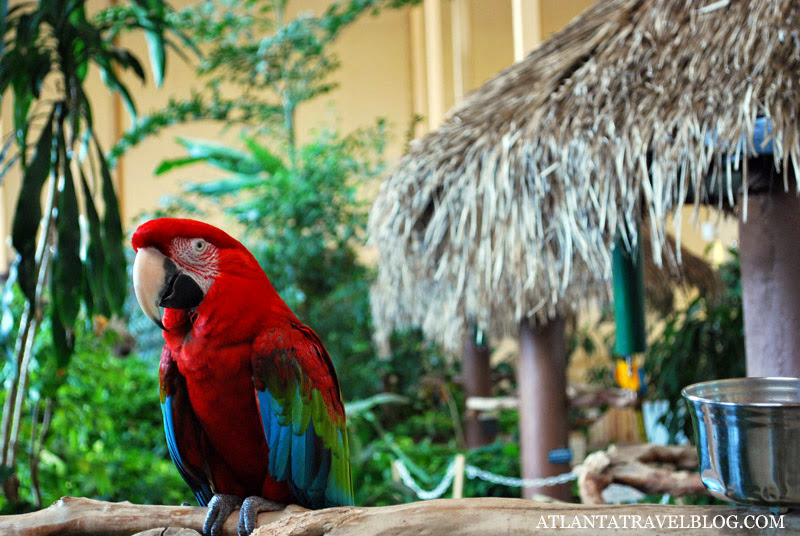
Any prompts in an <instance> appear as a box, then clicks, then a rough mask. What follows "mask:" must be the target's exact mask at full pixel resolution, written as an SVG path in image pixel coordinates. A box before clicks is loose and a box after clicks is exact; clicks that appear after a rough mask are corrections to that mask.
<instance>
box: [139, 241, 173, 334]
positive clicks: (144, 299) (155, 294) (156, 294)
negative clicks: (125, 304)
mask: <svg viewBox="0 0 800 536" xmlns="http://www.w3.org/2000/svg"><path fill="white" fill-rule="evenodd" d="M165 260H166V257H165V256H164V255H162V254H161V252H160V251H158V250H157V249H155V248H140V249H139V251H137V252H136V259H135V260H134V261H133V291H134V293H135V294H136V301H138V302H139V307H141V308H142V311H144V314H146V315H147V316H148V317H150V318H151V319H152V320H153V321H154V322H155V323H156V324H158V325H159V326H160V327H161V329H165V328H164V324H163V323H162V322H161V308H160V307H159V306H158V302H159V300H160V299H161V293H162V292H163V288H164V278H165V277H166V270H165V268H164V261H165Z"/></svg>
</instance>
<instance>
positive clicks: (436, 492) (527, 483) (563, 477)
mask: <svg viewBox="0 0 800 536" xmlns="http://www.w3.org/2000/svg"><path fill="white" fill-rule="evenodd" d="M394 466H395V467H396V468H397V473H398V475H400V479H401V480H402V481H403V484H405V485H406V486H407V487H409V488H411V490H412V491H413V492H414V493H416V494H417V497H418V498H419V499H421V500H423V501H428V500H430V499H438V498H439V497H441V496H442V495H444V492H445V491H447V488H449V487H450V484H452V483H453V479H454V478H455V475H456V470H455V467H456V466H455V460H453V461H451V462H450V464H449V465H448V466H447V471H446V472H445V474H444V477H443V478H442V480H441V482H439V484H438V485H437V486H436V487H435V488H433V489H432V490H430V491H427V490H424V489H422V488H421V487H420V486H419V484H417V482H416V481H415V480H414V477H412V476H411V473H409V471H408V468H407V467H406V464H405V463H403V460H395V462H394ZM464 472H465V473H466V475H467V478H469V479H470V480H473V479H475V478H478V479H480V480H484V481H486V482H491V483H492V484H500V485H503V486H509V487H512V488H544V487H548V486H557V485H559V484H565V483H567V482H571V481H572V480H575V479H576V478H578V476H577V475H576V474H575V473H573V472H572V471H570V472H569V473H563V474H560V475H556V476H548V477H543V478H516V477H513V476H504V475H498V474H495V473H492V472H490V471H484V470H483V469H480V468H478V467H475V466H474V465H466V466H465V467H464Z"/></svg>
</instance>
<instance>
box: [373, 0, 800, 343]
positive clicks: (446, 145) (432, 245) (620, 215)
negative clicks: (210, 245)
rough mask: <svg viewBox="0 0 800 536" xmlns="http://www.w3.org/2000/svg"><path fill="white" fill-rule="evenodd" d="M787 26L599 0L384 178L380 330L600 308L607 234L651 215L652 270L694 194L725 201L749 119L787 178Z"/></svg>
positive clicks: (799, 153)
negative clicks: (711, 193)
mask: <svg viewBox="0 0 800 536" xmlns="http://www.w3.org/2000/svg"><path fill="white" fill-rule="evenodd" d="M798 28H800V2H794V1H791V0H730V1H725V0H722V1H714V0H649V1H645V0H609V1H601V2H598V3H597V4H596V5H594V6H593V7H591V8H590V9H589V10H587V11H586V12H585V13H583V14H582V15H581V16H579V17H578V18H576V19H575V20H574V21H572V22H571V23H570V24H569V25H568V26H567V27H566V28H565V29H564V30H563V31H561V32H560V33H558V34H556V35H554V36H553V37H552V38H550V39H549V40H548V41H546V42H545V43H543V44H542V45H541V46H540V47H539V48H538V49H536V50H534V51H533V52H532V53H531V54H530V55H529V56H528V57H527V58H525V59H524V60H522V61H520V62H518V63H516V64H514V65H512V66H511V67H509V68H508V69H506V70H504V71H502V72H501V73H499V74H498V75H497V76H496V77H494V78H493V79H492V80H490V81H489V82H487V83H486V84H485V85H484V86H483V87H481V88H480V89H478V90H477V91H476V92H475V93H473V94H472V95H470V96H469V97H468V98H467V99H465V101H464V102H463V103H462V104H461V105H460V106H458V107H456V108H454V109H453V110H452V111H451V113H450V114H449V116H448V118H447V119H446V120H445V122H444V123H443V124H442V126H441V127H440V128H438V129H436V130H435V131H433V132H431V133H430V134H428V135H427V136H425V137H424V138H423V139H421V140H418V141H415V142H413V143H412V144H411V146H410V148H409V151H408V153H407V154H406V156H405V157H404V158H403V159H402V160H401V161H400V163H399V165H398V166H397V167H396V169H395V170H394V171H393V173H392V174H391V175H390V176H389V178H388V179H387V180H386V181H385V183H384V184H383V185H382V188H381V191H380V194H379V196H378V199H377V200H376V202H375V205H374V207H373V210H372V214H371V221H370V235H371V238H372V241H373V243H374V244H375V245H377V247H378V249H379V275H378V282H377V285H376V288H375V292H374V295H373V302H374V314H375V319H376V325H377V328H378V330H379V333H380V332H381V331H382V332H384V333H385V332H386V331H388V330H390V329H392V328H394V327H400V326H405V325H422V326H423V328H424V329H425V331H426V332H427V333H428V334H429V335H433V336H435V338H436V339H438V340H439V341H440V342H443V343H445V345H446V346H449V347H451V348H456V347H457V346H458V345H459V344H460V337H461V333H462V332H463V329H464V326H465V325H466V324H465V323H468V322H477V323H478V324H479V325H481V326H482V327H484V328H486V329H489V330H490V331H491V332H503V333H508V332H512V331H516V327H517V326H516V325H517V323H518V322H519V321H520V319H523V318H531V317H534V318H536V319H538V320H539V321H541V322H546V321H547V320H548V319H549V318H551V317H553V316H554V315H556V314H562V313H566V312H569V311H571V310H574V309H575V308H577V306H578V305H580V304H585V303H586V302H587V301H592V300H600V301H605V300H607V299H608V298H609V286H608V284H607V282H608V280H609V278H610V265H611V263H610V248H611V245H612V242H613V237H614V234H615V233H616V232H617V229H619V228H625V227H629V228H633V225H632V224H633V222H635V221H638V220H640V219H641V218H640V216H641V215H642V214H647V215H649V218H648V220H649V222H650V223H649V224H650V231H651V239H652V246H653V252H654V255H655V260H656V262H658V263H660V262H661V252H662V249H663V246H664V244H665V236H666V231H667V229H666V226H667V224H666V215H667V214H668V213H670V212H673V213H678V214H677V216H678V217H676V218H675V220H676V221H681V218H680V214H679V213H680V211H681V210H682V209H683V200H684V198H685V196H686V195H687V192H688V191H689V190H690V188H691V191H692V192H693V195H694V196H695V197H696V198H700V199H703V198H704V197H706V196H707V194H708V190H709V188H713V189H717V190H718V191H719V192H720V193H722V194H723V195H721V196H720V198H721V199H722V198H724V199H727V200H728V202H730V203H734V202H735V199H734V198H735V192H733V191H732V189H731V188H729V185H730V184H732V182H733V181H732V180H731V175H732V169H733V168H736V167H738V166H739V165H741V166H742V167H743V170H742V171H743V174H744V176H745V184H746V176H747V159H746V158H742V156H744V154H743V151H744V152H746V153H752V152H753V151H754V150H755V148H754V147H753V143H752V141H747V140H752V139H753V130H754V123H755V120H756V118H757V117H759V116H764V117H766V118H767V120H768V121H769V122H770V124H771V129H772V130H771V134H772V138H771V139H772V142H773V149H774V153H773V157H774V161H775V164H776V166H777V167H778V169H779V170H782V171H783V173H784V177H785V176H786V171H787V169H788V167H789V166H791V167H792V168H794V169H795V172H796V171H797V167H798V164H800V143H799V141H800V135H799V134H798V124H797V123H798V118H800V35H798ZM731 154H733V155H734V158H730V155H731ZM709 177H711V180H710V181H709V180H708V178H709ZM745 191H746V190H745ZM623 222H627V223H628V224H629V225H628V226H625V225H621V223H623ZM676 231H677V232H679V228H677V227H676ZM677 238H678V241H680V236H679V235H678V236H677ZM636 240H637V238H636V237H635V236H631V241H633V242H635V241H636Z"/></svg>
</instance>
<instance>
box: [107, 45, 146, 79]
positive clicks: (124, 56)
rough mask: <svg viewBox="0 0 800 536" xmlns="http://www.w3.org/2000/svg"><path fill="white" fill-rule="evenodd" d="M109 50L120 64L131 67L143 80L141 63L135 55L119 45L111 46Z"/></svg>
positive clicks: (127, 67)
mask: <svg viewBox="0 0 800 536" xmlns="http://www.w3.org/2000/svg"><path fill="white" fill-rule="evenodd" d="M111 52H112V54H113V56H114V58H115V59H116V60H117V62H118V63H119V64H120V65H121V66H123V67H125V68H126V69H131V70H132V71H133V72H134V73H136V76H138V77H139V79H140V80H141V81H142V82H144V81H145V75H144V69H142V64H141V63H139V60H138V59H137V58H136V56H134V55H133V54H131V52H130V51H129V50H126V49H124V48H120V47H112V48H111Z"/></svg>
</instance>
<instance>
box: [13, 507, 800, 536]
mask: <svg viewBox="0 0 800 536" xmlns="http://www.w3.org/2000/svg"><path fill="white" fill-rule="evenodd" d="M205 513H206V509H205V508H199V507H191V506H149V505H134V504H131V503H127V502H123V503H107V502H102V501H94V500H91V499H73V498H64V499H62V500H60V501H57V502H56V503H54V504H53V505H52V506H50V507H49V508H46V509H44V510H40V511H38V512H33V513H30V514H23V515H19V516H0V534H3V535H4V536H20V535H25V536H49V535H56V534H58V535H78V534H80V535H83V536H93V535H101V534H102V535H114V536H131V535H133V534H136V533H139V532H144V531H148V532H145V534H146V535H147V536H151V535H157V536H184V535H185V536H188V535H190V534H193V533H192V532H191V531H192V530H194V531H199V530H200V528H201V526H202V523H203V519H204V517H205ZM747 516H760V517H761V519H762V520H766V522H767V523H780V524H778V525H777V527H779V528H780V529H781V532H783V531H785V532H786V534H797V533H798V532H800V514H795V513H790V514H786V515H785V516H783V517H782V518H777V517H771V514H769V512H768V511H767V510H766V509H763V508H740V507H733V506H676V505H672V506H670V505H657V504H633V505H618V506H608V505H606V506H596V505H580V504H563V503H560V504H546V503H537V502H534V501H528V500H523V499H504V498H483V499H438V500H435V501H426V502H415V503H409V504H400V505H396V506H383V507H373V508H362V507H341V508H329V509H326V510H305V509H303V508H300V507H295V506H290V507H288V508H287V509H286V510H284V511H282V512H271V513H265V514H261V515H260V516H259V525H260V526H259V528H258V529H257V530H256V532H255V533H254V534H253V536H267V535H269V536H325V535H331V536H399V535H403V534H409V535H410V534H413V535H419V534H427V535H431V536H436V535H443V536H444V535H450V534H459V535H460V536H478V535H503V534H533V533H535V534H536V535H537V536H539V535H559V536H560V535H564V534H572V533H574V534H593V533H597V532H600V530H596V531H592V530H589V531H588V532H587V530H586V527H587V526H588V524H589V523H594V526H593V528H594V529H608V530H610V531H611V532H614V533H615V534H616V533H623V534H677V533H680V534H681V535H682V536H701V535H702V536H707V535H708V534H730V535H738V534H742V533H743V532H742V529H743V528H745V527H744V526H743V524H744V523H745V518H747ZM236 518H237V516H235V515H232V516H231V517H230V518H229V519H228V521H227V523H226V524H225V536H234V535H235V534H236V523H237V519H236ZM714 520H723V521H724V524H723V526H717V525H713V524H714V523H715V521H714ZM730 520H734V522H731V521H730ZM770 520H774V521H770ZM734 523H739V525H738V526H734ZM709 524H712V525H713V530H711V531H709V528H712V527H711V526H709ZM762 524H763V521H762ZM772 526H773V528H772V529H768V530H766V531H761V532H764V533H767V532H768V533H770V534H773V533H775V527H776V525H772ZM166 527H175V528H171V529H169V530H167V529H166ZM178 527H185V528H184V529H182V528H178ZM747 528H749V527H747ZM152 529H158V530H155V531H153V530H152ZM570 529H574V530H570ZM761 532H759V531H758V530H745V532H744V533H746V534H759V533H761ZM142 536H144V535H142Z"/></svg>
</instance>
